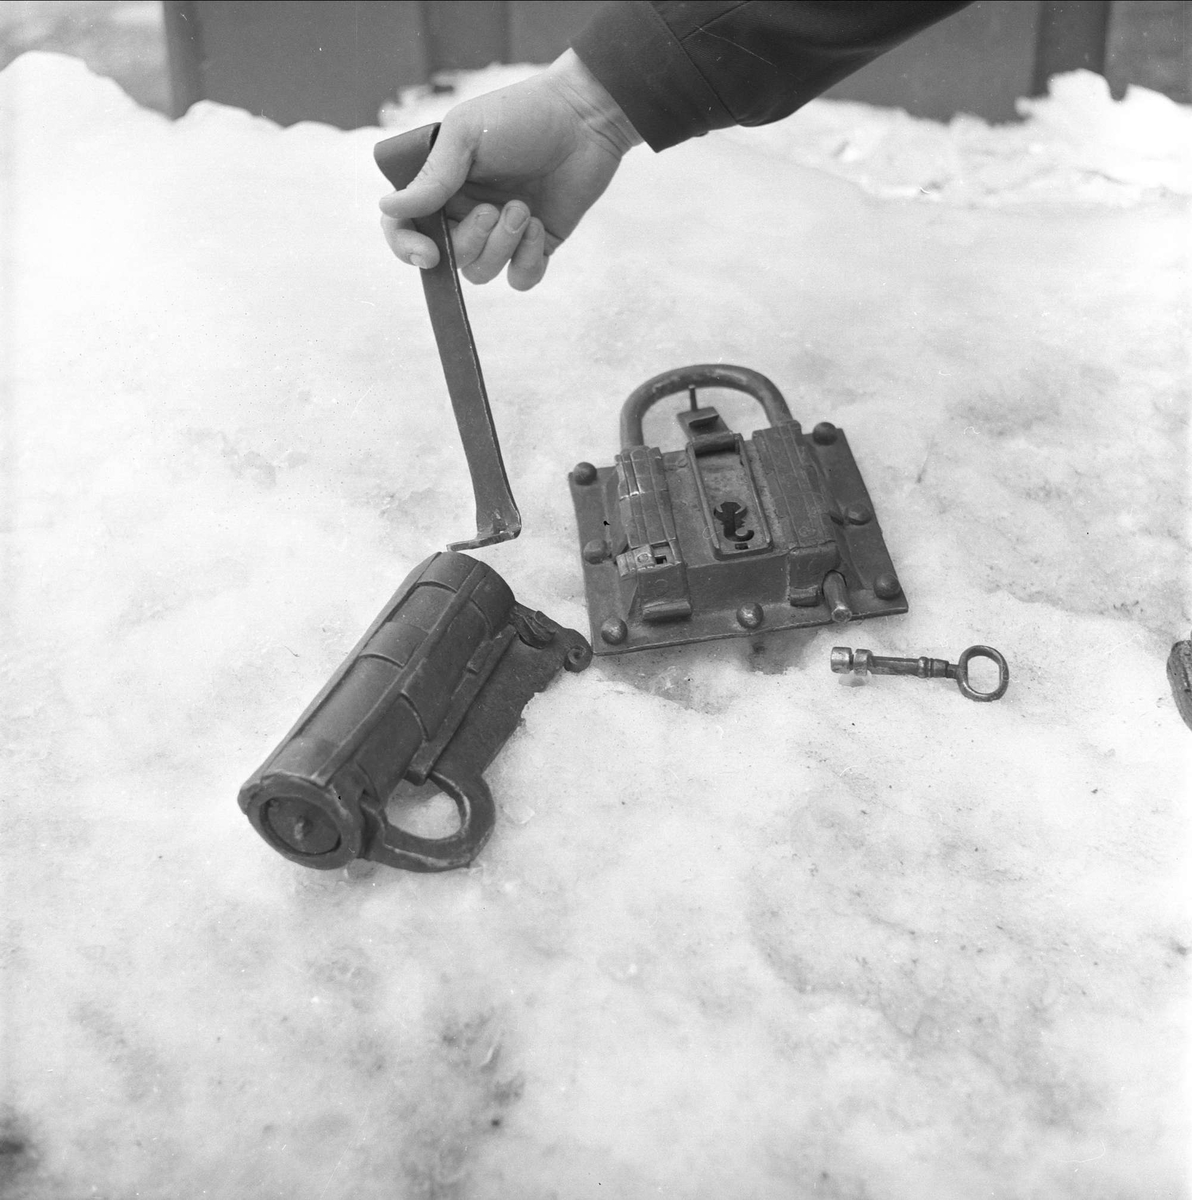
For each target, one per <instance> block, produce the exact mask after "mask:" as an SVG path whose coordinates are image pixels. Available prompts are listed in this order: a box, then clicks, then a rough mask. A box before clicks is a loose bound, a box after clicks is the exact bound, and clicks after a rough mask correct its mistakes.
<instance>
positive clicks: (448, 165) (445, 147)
mask: <svg viewBox="0 0 1192 1200" xmlns="http://www.w3.org/2000/svg"><path fill="white" fill-rule="evenodd" d="M475 150H476V147H475V141H474V139H473V138H472V137H471V136H470V135H469V134H468V133H466V132H464V131H463V130H461V129H459V128H458V126H451V125H448V124H446V123H444V124H443V125H442V126H440V128H439V134H438V137H436V138H435V144H434V145H433V146H432V147H431V151H430V154H429V155H427V158H426V162H425V163H423V165H422V170H421V171H419V172H418V174H417V175H415V176H414V178H413V179H412V180H410V182H409V183H408V184H407V185H406V186H405V187H404V188H400V189H399V190H398V191H395V192H390V193H389V195H388V196H382V197H381V201H380V205H381V211H382V212H383V213H384V214H385V215H386V216H387V217H396V218H398V219H399V220H400V219H404V218H408V217H425V216H428V215H429V214H430V213H433V212H438V210H439V209H440V208H442V207H443V206H444V205H445V204H446V203H447V201H448V200H450V199H451V197H452V196H454V195H455V193H456V192H458V191H459V189H460V188H461V187H463V185H464V181H465V180H466V179H467V178H468V171H469V170H471V167H472V159H473V157H474V155H475Z"/></svg>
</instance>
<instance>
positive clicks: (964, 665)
mask: <svg viewBox="0 0 1192 1200" xmlns="http://www.w3.org/2000/svg"><path fill="white" fill-rule="evenodd" d="M974 658H987V659H989V660H990V662H992V663H994V664H996V666H997V687H995V688H994V689H993V691H992V692H981V691H978V690H977V689H976V688H974V687H973V686H972V684H971V683H970V682H969V673H968V666H969V663H970V662H971V661H972V660H973V659H974ZM831 664H832V670H833V671H834V672H835V673H836V674H837V675H848V674H849V673H850V672H852V673H855V674H857V675H861V676H865V675H914V676H916V677H917V678H919V679H955V680H956V686H957V687H958V688H959V689H960V694H961V695H962V696H967V697H968V698H969V699H970V700H1000V699H1001V698H1002V697H1003V696H1004V695H1005V694H1006V689H1007V688H1008V687H1009V686H1010V668H1009V667H1008V666H1007V665H1006V660H1005V658H1003V657H1002V655H1001V653H1000V652H999V651H997V650H994V649H993V647H992V646H970V647H969V648H968V649H967V650H965V651H964V652H963V653H962V654H961V655H960V658H959V659H958V660H957V661H956V662H955V663H950V662H948V661H947V660H946V659H943V658H928V657H926V656H923V657H921V658H884V657H882V656H881V655H879V654H873V653H871V652H870V651H868V650H853V649H851V648H850V647H848V646H833V647H832V658H831Z"/></svg>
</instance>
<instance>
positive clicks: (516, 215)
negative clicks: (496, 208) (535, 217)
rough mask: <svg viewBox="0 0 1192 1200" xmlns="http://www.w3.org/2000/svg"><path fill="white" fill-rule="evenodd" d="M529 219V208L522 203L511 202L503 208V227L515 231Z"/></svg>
mask: <svg viewBox="0 0 1192 1200" xmlns="http://www.w3.org/2000/svg"><path fill="white" fill-rule="evenodd" d="M529 219H530V210H529V209H528V208H526V206H525V205H524V204H511V205H510V206H509V207H508V208H507V209H506V210H505V228H506V229H508V230H509V232H510V233H516V232H517V231H518V230H519V229H520V228H521V227H522V226H523V225H524V224H525V223H526V222H527V221H528V220H529Z"/></svg>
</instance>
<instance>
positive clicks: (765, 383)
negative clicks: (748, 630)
mask: <svg viewBox="0 0 1192 1200" xmlns="http://www.w3.org/2000/svg"><path fill="white" fill-rule="evenodd" d="M701 387H722V388H731V389H732V390H733V391H736V392H744V393H745V394H746V395H747V396H752V397H753V398H754V399H755V400H756V401H757V402H758V403H759V404H760V405H761V406H762V408H763V409H764V410H765V413H766V416H767V417H769V418H770V424H771V425H785V424H788V423H789V422H792V421H794V417H792V416H791V410H790V409H789V408H788V407H787V405H786V400H785V399H784V397H783V395H782V393H781V392H780V391H779V390H778V388H777V387H776V386H775V384H774V383H773V382H772V381H771V380H769V379H767V378H766V377H765V376H764V375H763V374H761V372H760V371H751V370H750V369H749V368H748V367H735V366H732V365H731V364H729V363H699V364H697V365H695V366H691V367H678V368H676V369H675V370H673V371H663V372H662V374H661V375H655V376H654V377H653V379H647V380H646V382H645V383H643V384H642V385H641V387H639V388H636V389H635V390H634V391H633V392H631V393H630V395H629V399H628V400H626V401H625V404H624V406H623V407H622V409H621V448H622V449H624V450H628V449H629V448H630V447H631V446H644V445H645V435H644V433H643V432H642V418H643V417H645V415H646V411H647V410H648V409H650V408H652V407H653V406H654V405H655V404H657V403H658V401H659V400H665V399H666V397H667V396H673V395H675V394H677V393H678V392H690V391H692V390H693V389H695V388H701Z"/></svg>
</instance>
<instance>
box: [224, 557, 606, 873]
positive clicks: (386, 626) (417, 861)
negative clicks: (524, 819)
mask: <svg viewBox="0 0 1192 1200" xmlns="http://www.w3.org/2000/svg"><path fill="white" fill-rule="evenodd" d="M590 659H591V649H590V648H589V647H588V644H587V642H586V641H584V639H583V638H582V637H581V636H580V635H579V634H578V633H575V632H574V631H573V630H568V629H563V628H562V627H560V626H558V625H556V624H555V623H554V622H553V621H550V620H549V618H547V617H544V616H543V615H542V614H541V613H535V612H532V611H531V610H529V609H526V608H524V607H523V606H522V605H520V604H518V603H517V602H516V601H515V599H514V597H513V593H512V591H511V590H510V589H509V586H508V584H506V582H505V581H504V580H503V579H502V578H501V576H500V575H498V574H497V572H496V571H494V570H493V569H492V568H491V567H489V566H487V565H486V564H484V563H482V562H478V561H477V560H476V559H473V558H469V557H468V556H467V555H464V554H456V553H450V552H448V553H441V554H435V555H432V556H431V557H430V558H428V559H427V560H426V561H425V562H423V563H422V564H421V565H420V566H418V567H417V568H415V570H414V571H413V572H411V574H410V575H409V576H408V577H407V578H406V580H405V582H404V583H403V584H402V586H401V587H400V588H399V589H398V591H397V592H396V594H395V595H394V596H393V598H392V599H391V600H390V601H389V603H388V604H387V605H386V606H385V608H384V609H383V610H382V611H381V613H380V615H379V616H378V617H377V619H376V620H375V621H374V622H373V623H372V625H371V626H370V627H369V629H368V631H367V632H366V633H365V635H364V636H363V637H362V638H361V639H360V641H359V642H358V643H357V645H356V647H355V648H354V649H353V650H352V652H351V654H349V655H348V657H347V658H346V659H345V660H344V662H343V663H342V664H341V665H340V667H339V668H338V670H337V671H336V672H335V674H334V675H333V676H332V677H331V679H330V680H329V681H328V683H327V684H326V686H325V687H324V688H323V689H322V691H321V692H319V694H318V696H316V697H315V699H314V700H313V701H312V703H311V704H310V705H309V707H308V708H307V709H306V711H305V712H304V713H303V714H302V716H301V717H300V718H299V720H298V722H297V724H296V725H295V726H294V728H293V729H291V730H290V732H289V733H288V734H287V735H286V737H285V739H284V740H283V741H282V742H281V744H280V745H279V746H278V747H277V749H276V750H274V752H273V753H272V754H271V755H270V756H269V758H268V759H266V761H265V762H264V764H262V766H261V767H260V768H259V769H258V770H257V771H256V772H255V773H254V774H253V776H252V778H251V779H249V780H248V782H247V783H245V785H244V786H243V788H241V790H240V807H241V808H242V809H243V811H244V812H245V814H246V815H247V816H248V818H249V820H250V821H251V822H252V824H253V827H254V828H255V829H256V830H257V832H258V833H260V835H261V836H262V837H263V838H264V839H265V840H266V841H267V842H268V843H269V844H270V845H271V846H273V848H274V849H275V850H277V851H278V852H279V853H281V854H283V855H285V856H286V857H287V858H289V859H292V860H293V861H294V862H299V863H302V864H303V865H304V866H309V867H316V868H321V869H331V868H334V867H341V866H344V865H345V864H346V863H348V862H350V861H351V860H352V859H354V858H371V859H375V860H377V861H380V862H385V863H388V864H389V865H391V866H398V867H404V868H406V869H409V870H418V871H438V870H447V869H449V868H451V867H457V866H464V865H466V864H467V863H468V862H470V861H471V860H472V859H473V858H474V857H475V855H476V854H477V853H478V852H479V850H480V848H481V846H482V845H483V844H484V842H485V840H486V839H487V837H488V835H489V833H490V832H491V830H492V825H493V820H494V809H493V803H492V798H491V796H490V794H489V791H488V787H487V785H486V784H485V782H484V779H483V777H482V772H483V771H484V769H485V767H487V766H488V764H489V762H491V761H492V759H493V757H494V756H495V755H496V753H497V751H498V750H499V749H500V748H501V746H502V745H503V744H504V742H505V740H506V739H507V738H508V736H509V734H510V733H512V732H513V730H514V729H515V728H516V726H517V721H518V718H519V717H520V714H521V710H522V708H524V707H525V704H526V703H527V702H528V701H529V699H530V698H531V696H533V695H534V693H535V692H537V691H540V690H541V689H542V688H543V687H545V686H546V684H547V683H548V682H549V681H550V680H551V678H553V677H554V675H555V674H556V672H557V671H558V669H559V668H560V667H564V668H566V669H568V670H572V671H576V670H582V669H583V668H584V667H586V666H587V665H588V662H589V661H590ZM403 779H408V780H410V781H411V782H413V783H415V784H423V783H427V782H430V783H432V784H434V785H436V786H438V787H440V788H441V789H442V790H443V791H444V792H445V793H446V794H447V795H449V796H450V797H451V798H452V800H454V801H455V804H456V807H457V809H458V810H459V815H460V827H459V829H458V830H457V831H456V832H455V833H454V834H451V835H450V836H448V837H443V838H425V837H420V836H418V835H416V834H412V833H409V832H408V831H406V830H403V829H401V828H399V827H398V826H396V825H394V824H392V823H391V822H390V821H389V820H388V819H387V817H386V815H385V805H386V802H387V801H388V799H389V797H390V796H391V794H392V793H393V791H394V789H395V788H396V787H397V785H398V784H399V783H400V782H401V781H402V780H403Z"/></svg>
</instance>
